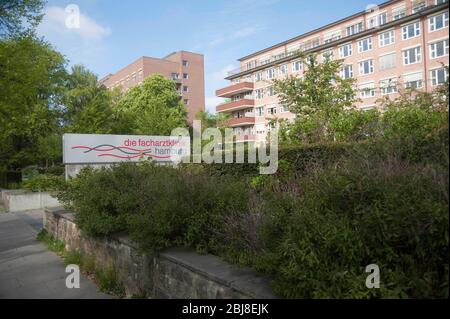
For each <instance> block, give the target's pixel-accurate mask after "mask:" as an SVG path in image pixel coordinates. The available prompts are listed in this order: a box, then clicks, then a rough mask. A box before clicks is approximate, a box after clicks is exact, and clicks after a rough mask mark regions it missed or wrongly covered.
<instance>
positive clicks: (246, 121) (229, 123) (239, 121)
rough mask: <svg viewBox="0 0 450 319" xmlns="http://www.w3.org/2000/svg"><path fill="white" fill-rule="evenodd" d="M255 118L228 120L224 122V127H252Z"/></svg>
mask: <svg viewBox="0 0 450 319" xmlns="http://www.w3.org/2000/svg"><path fill="white" fill-rule="evenodd" d="M254 124H255V118H254V117H245V116H244V117H236V118H232V119H228V120H226V121H225V125H226V126H231V127H237V126H246V125H254Z"/></svg>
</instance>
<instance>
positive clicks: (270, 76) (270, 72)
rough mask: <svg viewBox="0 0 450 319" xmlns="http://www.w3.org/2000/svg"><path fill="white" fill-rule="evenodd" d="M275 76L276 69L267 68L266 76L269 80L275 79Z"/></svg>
mask: <svg viewBox="0 0 450 319" xmlns="http://www.w3.org/2000/svg"><path fill="white" fill-rule="evenodd" d="M274 77H275V69H269V70H267V74H266V78H267V79H268V80H270V79H273V78H274Z"/></svg>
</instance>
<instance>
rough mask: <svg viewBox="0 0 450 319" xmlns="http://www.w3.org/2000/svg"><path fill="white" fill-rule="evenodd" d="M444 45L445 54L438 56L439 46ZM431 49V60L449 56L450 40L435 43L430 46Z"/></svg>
mask: <svg viewBox="0 0 450 319" xmlns="http://www.w3.org/2000/svg"><path fill="white" fill-rule="evenodd" d="M439 43H443V44H442V45H443V52H444V54H442V55H437V44H439ZM429 48H430V59H438V58H440V57H443V56H447V55H448V54H449V39H448V38H447V39H442V40H439V41H434V42H433V43H430V44H429Z"/></svg>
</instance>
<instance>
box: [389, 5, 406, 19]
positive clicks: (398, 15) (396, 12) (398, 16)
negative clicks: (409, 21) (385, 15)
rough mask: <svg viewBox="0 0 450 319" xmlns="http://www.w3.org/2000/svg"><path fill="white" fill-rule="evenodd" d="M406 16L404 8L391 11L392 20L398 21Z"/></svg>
mask: <svg viewBox="0 0 450 319" xmlns="http://www.w3.org/2000/svg"><path fill="white" fill-rule="evenodd" d="M405 16H406V7H405V6H401V7H398V8H394V9H392V20H398V19H401V18H403V17H405Z"/></svg>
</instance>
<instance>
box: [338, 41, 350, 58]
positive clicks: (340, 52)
mask: <svg viewBox="0 0 450 319" xmlns="http://www.w3.org/2000/svg"><path fill="white" fill-rule="evenodd" d="M344 48H349V49H348V50H347V51H348V55H344V52H345V51H344ZM352 55H353V45H352V44H351V43H347V44H344V45H342V46H340V47H339V57H340V58H346V57H349V56H352Z"/></svg>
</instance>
